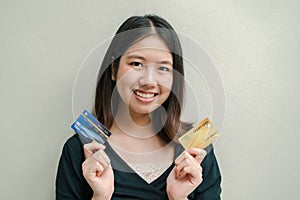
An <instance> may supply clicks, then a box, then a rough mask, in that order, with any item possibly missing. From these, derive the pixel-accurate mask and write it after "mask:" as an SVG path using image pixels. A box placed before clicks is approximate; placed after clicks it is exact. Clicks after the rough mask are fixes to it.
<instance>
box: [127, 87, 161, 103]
mask: <svg viewBox="0 0 300 200" xmlns="http://www.w3.org/2000/svg"><path fill="white" fill-rule="evenodd" d="M132 92H133V94H134V96H135V98H136V99H137V100H139V101H140V102H142V103H150V102H152V101H154V99H155V98H156V96H157V95H158V93H157V92H152V91H143V90H132ZM142 95H144V96H142Z"/></svg>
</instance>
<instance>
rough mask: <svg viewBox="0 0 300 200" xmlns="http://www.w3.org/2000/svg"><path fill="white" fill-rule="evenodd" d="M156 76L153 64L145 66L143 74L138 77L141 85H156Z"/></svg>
mask: <svg viewBox="0 0 300 200" xmlns="http://www.w3.org/2000/svg"><path fill="white" fill-rule="evenodd" d="M156 79H157V76H156V73H155V67H154V66H149V65H148V66H147V67H146V69H145V70H144V71H143V75H142V77H141V78H140V84H141V85H149V86H150V85H153V86H154V85H157V80H156Z"/></svg>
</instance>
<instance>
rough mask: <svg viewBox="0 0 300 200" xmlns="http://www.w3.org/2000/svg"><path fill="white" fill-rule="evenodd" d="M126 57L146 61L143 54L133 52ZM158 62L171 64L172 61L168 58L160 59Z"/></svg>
mask: <svg viewBox="0 0 300 200" xmlns="http://www.w3.org/2000/svg"><path fill="white" fill-rule="evenodd" d="M126 58H127V59H140V60H143V61H146V59H145V58H144V57H143V56H140V55H135V54H131V55H128V56H127V57H126ZM160 64H165V65H171V66H172V65H173V63H172V62H171V61H169V60H162V61H161V62H160Z"/></svg>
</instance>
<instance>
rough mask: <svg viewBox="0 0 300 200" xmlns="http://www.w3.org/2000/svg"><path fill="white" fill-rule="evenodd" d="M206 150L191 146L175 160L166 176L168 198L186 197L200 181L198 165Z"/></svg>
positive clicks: (200, 172)
mask: <svg viewBox="0 0 300 200" xmlns="http://www.w3.org/2000/svg"><path fill="white" fill-rule="evenodd" d="M205 155H206V151H205V150H202V149H199V148H191V149H188V150H186V151H184V152H183V153H182V154H181V155H180V156H178V158H176V160H175V166H174V168H173V170H172V171H171V173H170V174H169V176H168V178H167V193H168V197H169V199H176V200H181V199H187V196H188V195H189V194H190V193H191V192H192V191H193V190H195V189H196V187H197V186H198V185H200V183H201V182H202V167H201V166H200V164H201V162H202V161H203V159H204V157H205Z"/></svg>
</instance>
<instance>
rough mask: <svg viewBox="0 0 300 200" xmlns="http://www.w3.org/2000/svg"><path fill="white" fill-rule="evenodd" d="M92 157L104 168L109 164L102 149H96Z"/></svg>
mask: <svg viewBox="0 0 300 200" xmlns="http://www.w3.org/2000/svg"><path fill="white" fill-rule="evenodd" d="M93 158H94V159H96V160H97V161H98V162H100V163H101V164H103V165H104V167H105V168H107V167H108V166H109V165H110V159H109V157H108V156H107V154H106V153H105V152H104V151H103V150H98V151H97V152H95V153H94V154H93Z"/></svg>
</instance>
